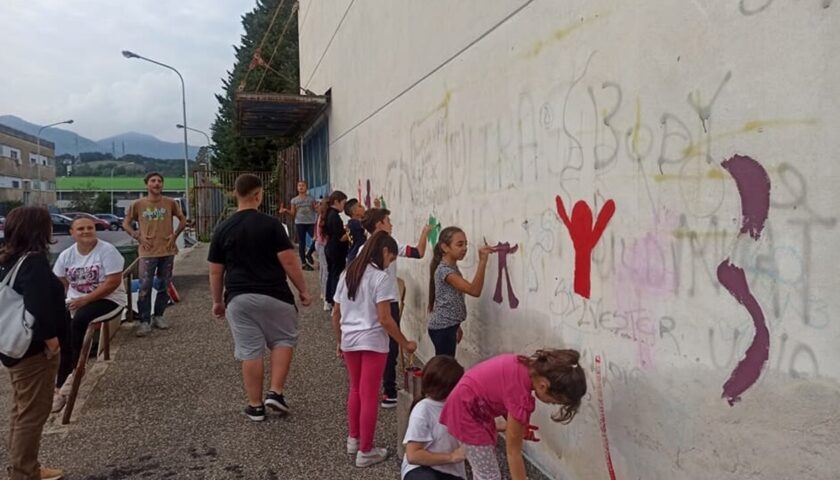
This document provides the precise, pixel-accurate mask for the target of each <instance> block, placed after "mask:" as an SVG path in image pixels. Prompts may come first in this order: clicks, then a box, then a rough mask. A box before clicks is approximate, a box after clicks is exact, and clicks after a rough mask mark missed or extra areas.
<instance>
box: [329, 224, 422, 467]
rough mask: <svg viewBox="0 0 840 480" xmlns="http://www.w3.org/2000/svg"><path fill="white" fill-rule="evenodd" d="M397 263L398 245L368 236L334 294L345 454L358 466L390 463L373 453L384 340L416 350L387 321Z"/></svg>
mask: <svg viewBox="0 0 840 480" xmlns="http://www.w3.org/2000/svg"><path fill="white" fill-rule="evenodd" d="M396 258H397V242H396V241H395V240H394V239H393V238H391V236H390V235H388V234H387V233H385V232H378V233H376V234H374V235H372V236H371V237H370V238H369V239H368V240H367V242H366V243H365V248H364V249H363V250H362V252H361V253H360V254H359V256H358V257H356V259H355V260H353V262H352V263H351V264H350V266H349V267H348V268H347V270H346V271H345V272H344V273H343V274H342V275H341V277H340V278H339V281H338V286H337V288H336V292H335V296H334V297H333V298H334V301H335V307H334V308H333V313H332V321H333V330H334V331H335V335H336V340H337V341H338V349H337V351H338V352H339V355H341V356H342V357H343V358H344V362H345V364H346V365H347V373H348V374H349V377H350V391H349V393H348V395H347V423H348V426H349V430H350V432H349V435H348V437H347V453H350V454H355V455H356V466H357V467H367V466H369V465H373V464H375V463H378V462H381V461H383V460H385V459H386V458H387V457H388V451H387V449H385V448H374V447H373V437H374V433H375V431H376V417H377V415H378V411H379V401H378V393H379V385H381V384H382V374H383V372H384V370H385V360H386V359H387V357H388V336H389V335H390V336H391V337H393V338H394V340H396V341H397V343H399V344H400V345H401V346H402V348H403V349H404V350H405V351H406V352H414V351H415V350H416V349H417V344H416V343H415V342H411V341H408V340H407V339H406V338H405V336H403V334H402V332H401V331H400V327H399V326H397V323H396V322H395V321H394V319H393V318H392V317H391V302H392V301H395V300H397V298H399V294H398V293H397V289H396V288H395V284H394V281H393V280H392V279H391V278H390V275H389V274H388V272H387V268H388V265H390V264H391V262H393V261H394V259H396Z"/></svg>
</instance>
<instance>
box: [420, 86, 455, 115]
mask: <svg viewBox="0 0 840 480" xmlns="http://www.w3.org/2000/svg"><path fill="white" fill-rule="evenodd" d="M452 93H453V91H452V90H449V89H446V91H445V92H444V93H443V98H442V99H441V101H440V103H439V104H438V105H437V106H436V107H435V108H433V109H432V110H431V111H430V112H429V113H427V114H426V116H425V117H423V118H422V119H420V122H425V121H426V120H428V119H429V118H431V117H432V115H434V114H435V113H437V112H439V111H441V110H443V116H444V117H446V116H447V115H449V104H450V103H451V102H452Z"/></svg>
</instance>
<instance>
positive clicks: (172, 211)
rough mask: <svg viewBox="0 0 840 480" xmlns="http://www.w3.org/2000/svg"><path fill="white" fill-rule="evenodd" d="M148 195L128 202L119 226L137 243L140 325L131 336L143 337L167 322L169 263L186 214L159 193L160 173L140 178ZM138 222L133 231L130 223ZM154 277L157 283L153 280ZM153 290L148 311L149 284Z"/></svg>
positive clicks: (161, 182) (164, 325)
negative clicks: (154, 295)
mask: <svg viewBox="0 0 840 480" xmlns="http://www.w3.org/2000/svg"><path fill="white" fill-rule="evenodd" d="M144 182H145V183H146V191H147V192H148V195H146V196H145V197H143V198H139V199H137V200H135V201H134V202H132V203H131V206H130V207H128V211H126V214H125V220H123V229H125V231H126V233H128V234H129V235H131V236H132V237H133V238H134V239H135V240H137V241H138V242H140V246H139V247H138V249H137V251H138V255H139V256H140V264H139V265H138V266H139V276H140V291H139V292H138V294H137V310H138V311H139V314H140V324H139V325H138V326H137V331H136V332H135V335H137V336H138V337H145V336H146V335H148V334H149V333H150V332H151V331H152V327H153V326H154V327H155V328H160V329H161V330H165V329H167V328H169V325H167V324H166V322H165V321H164V319H163V312H164V310H166V305H167V304H168V303H169V293H168V292H167V287H168V286H169V282H170V281H171V280H172V265H173V263H174V260H175V254H176V253H178V247H176V246H175V239H176V238H178V235H180V234H181V232H183V231H184V228H186V226H187V222H186V217H184V214H183V213H182V212H181V207H180V206H178V203H177V202H175V200H172V199H171V198H169V197H164V196H163V195H161V192H162V191H163V175H161V174H160V173H158V172H152V173H149V174H148V175H146V178H145V179H144ZM172 217H175V218H177V219H178V229H177V230H175V229H173V226H172ZM134 221H136V222H137V223H138V224H139V228H138V230H134V226H133V222H134ZM155 277H157V283H156V282H155ZM153 286H154V287H155V289H156V290H157V295H156V297H155V306H154V307H155V308H154V313H153V312H152V295H151V293H152V287H153Z"/></svg>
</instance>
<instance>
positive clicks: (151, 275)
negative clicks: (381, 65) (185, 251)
mask: <svg viewBox="0 0 840 480" xmlns="http://www.w3.org/2000/svg"><path fill="white" fill-rule="evenodd" d="M174 263H175V256H173V255H170V256H168V257H142V258H140V291H139V292H137V310H138V313H139V314H140V322H141V323H149V322H151V321H152V287H153V286H154V287H156V288H155V289H156V290H157V295H156V296H155V310H154V315H155V316H156V317H162V316H163V312H164V311H165V310H166V305H167V304H168V303H169V293H168V292H167V290H166V289H167V287H169V282H170V281H172V265H173V264H174ZM155 277H157V278H155Z"/></svg>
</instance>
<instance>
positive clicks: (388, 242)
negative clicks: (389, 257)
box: [344, 232, 398, 300]
mask: <svg viewBox="0 0 840 480" xmlns="http://www.w3.org/2000/svg"><path fill="white" fill-rule="evenodd" d="M397 248H398V247H397V241H396V240H394V238H393V237H391V236H390V235H388V232H376V233H374V234H373V235H371V237H370V238H369V239H367V241H366V242H365V247H364V248H363V249H362V251H361V252H359V255H358V256H356V258H355V259H354V260H353V261H352V262H350V266H349V267H347V272H346V273H345V274H344V281H345V282H346V283H347V297H348V298H349V299H350V300H356V292H357V291H358V290H359V285H361V283H362V277H363V276H364V274H365V270H366V269H367V266H368V264H372V265H373V266H374V267H376V268H378V269H379V270H383V269H384V268H385V266H384V264H385V254H384V251H385V250H388V251H389V252H391V253H392V254H393V255H396V254H397Z"/></svg>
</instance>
